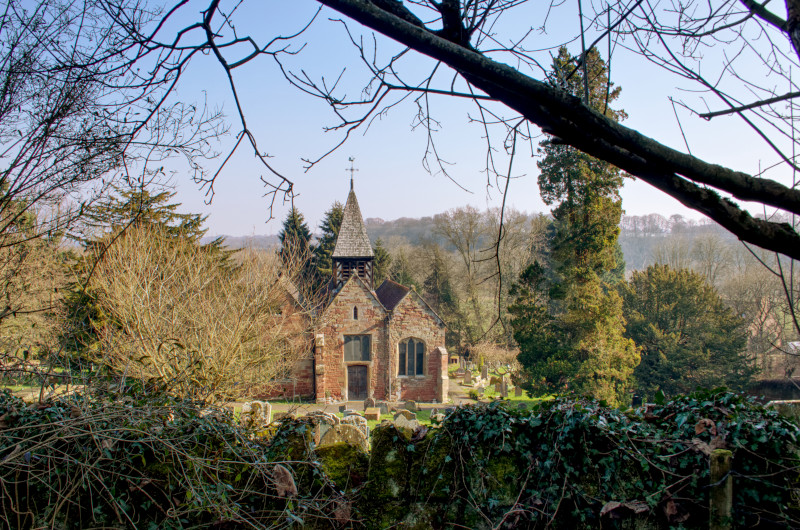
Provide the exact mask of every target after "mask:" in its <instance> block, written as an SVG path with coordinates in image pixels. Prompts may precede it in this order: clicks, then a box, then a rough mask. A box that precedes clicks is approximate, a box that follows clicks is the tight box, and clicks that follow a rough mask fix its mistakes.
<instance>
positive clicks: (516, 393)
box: [514, 386, 522, 397]
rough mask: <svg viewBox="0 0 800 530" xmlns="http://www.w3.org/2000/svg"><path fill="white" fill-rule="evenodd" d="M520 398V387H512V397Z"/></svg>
mask: <svg viewBox="0 0 800 530" xmlns="http://www.w3.org/2000/svg"><path fill="white" fill-rule="evenodd" d="M520 396H522V387H521V386H515V387H514V397H520Z"/></svg>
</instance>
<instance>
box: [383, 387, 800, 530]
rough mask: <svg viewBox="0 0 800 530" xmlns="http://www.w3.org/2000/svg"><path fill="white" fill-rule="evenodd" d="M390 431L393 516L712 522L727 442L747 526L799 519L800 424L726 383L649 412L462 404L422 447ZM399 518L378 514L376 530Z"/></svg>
mask: <svg viewBox="0 0 800 530" xmlns="http://www.w3.org/2000/svg"><path fill="white" fill-rule="evenodd" d="M382 435H383V436H384V437H388V439H383V438H382V440H383V441H382V442H381V444H382V445H381V447H384V446H385V448H384V449H382V454H383V456H380V455H378V454H374V455H373V456H372V460H371V468H380V469H382V462H383V461H384V460H385V461H387V462H392V464H391V465H392V466H396V467H397V469H394V468H389V467H387V471H386V472H387V474H389V475H390V476H391V477H392V481H393V482H392V483H391V484H394V485H395V486H396V488H395V494H396V495H395V497H393V498H392V500H391V501H390V502H391V503H392V504H391V506H392V510H393V512H392V513H393V515H392V516H393V517H396V516H395V515H394V514H402V515H401V516H402V517H404V520H405V521H419V520H422V521H424V520H431V521H432V524H433V526H434V527H439V526H442V527H446V526H451V525H452V526H457V527H469V528H474V527H487V528H491V527H500V526H502V523H504V524H506V525H508V526H509V527H522V528H547V527H554V528H600V527H602V528H620V527H628V528H630V527H642V526H643V525H647V526H649V527H679V525H682V526H680V527H684V528H687V527H688V528H698V527H699V528H703V527H708V492H709V488H708V486H709V463H708V462H709V460H708V456H707V453H708V452H709V451H710V448H711V447H722V448H728V449H731V450H732V451H734V453H735V454H734V458H733V466H734V467H733V477H734V479H733V480H734V488H733V490H734V523H735V525H736V526H737V527H743V528H744V527H751V526H752V525H753V524H755V523H756V522H759V521H760V522H761V523H762V524H764V523H767V524H773V525H780V526H796V525H797V523H798V522H799V521H798V515H800V510H798V505H797V503H796V501H795V500H794V499H793V491H794V488H796V487H797V473H796V471H794V470H795V469H796V467H795V466H796V465H797V463H798V462H797V449H798V448H797V440H798V436H800V429H798V427H797V425H796V424H795V423H793V422H791V421H789V420H787V419H785V418H782V417H780V416H778V415H777V414H776V413H775V412H774V411H770V410H765V409H763V408H762V407H761V406H759V405H758V404H757V403H755V402H754V401H753V400H751V399H749V398H745V397H742V396H741V395H737V394H733V393H730V392H726V391H724V390H715V391H703V392H698V393H695V394H692V395H690V396H687V397H682V398H679V399H676V400H674V401H671V402H668V403H666V404H664V405H662V406H658V407H655V408H654V409H652V410H648V411H646V412H645V411H643V410H639V411H630V412H622V411H620V410H618V409H612V408H607V407H604V406H601V405H599V404H598V403H597V402H593V401H575V400H569V399H556V400H553V401H548V402H542V403H540V404H539V405H538V406H536V407H535V408H534V410H533V411H519V410H517V409H516V408H512V407H510V406H505V405H502V404H499V403H494V404H490V405H489V406H488V407H483V406H467V407H459V408H458V409H456V411H455V412H454V413H452V414H450V415H449V416H448V417H447V418H446V419H445V421H444V423H443V425H442V427H441V428H440V429H434V430H432V431H430V432H429V433H428V435H427V436H426V437H425V438H423V439H416V440H414V439H412V441H411V444H410V446H411V447H413V451H403V450H402V449H401V445H403V444H405V443H407V442H405V441H403V440H402V438H401V437H398V436H397V435H395V436H394V437H391V436H390V431H385V432H382ZM415 438H417V437H415ZM392 439H394V440H395V441H394V442H392V441H391V440H392ZM374 443H375V442H374V441H373V444H374ZM392 443H394V445H392ZM436 448H439V449H438V450H437V449H436ZM398 458H399V459H400V462H399V463H398V460H397V459H398ZM404 468H405V469H407V470H408V471H407V472H406V473H403V469H404ZM390 469H394V471H390ZM381 472H382V473H383V471H381ZM409 483H410V484H409ZM380 484H387V481H386V480H382V481H380ZM388 493H389V492H388V491H385V492H384V495H388ZM434 500H435V501H434ZM387 501H388V499H387ZM614 503H620V504H619V505H616V504H614ZM615 506H616V508H615ZM604 507H605V508H606V511H607V512H609V513H607V514H606V515H605V516H604V515H601V514H602V511H603V508H604ZM634 510H639V511H641V512H642V513H640V514H639V515H635V516H634ZM634 519H636V522H634ZM396 522H397V519H390V518H386V519H383V520H382V521H380V520H377V521H376V520H373V521H372V523H373V527H381V526H382V525H386V524H390V523H396ZM637 522H638V524H637Z"/></svg>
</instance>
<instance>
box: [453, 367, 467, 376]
mask: <svg viewBox="0 0 800 530" xmlns="http://www.w3.org/2000/svg"><path fill="white" fill-rule="evenodd" d="M466 373H467V371H466V370H464V369H463V368H461V367H459V368H458V369H457V370H456V371H455V372H453V375H454V376H456V378H458V377H464V374H466Z"/></svg>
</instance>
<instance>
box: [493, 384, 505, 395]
mask: <svg viewBox="0 0 800 530" xmlns="http://www.w3.org/2000/svg"><path fill="white" fill-rule="evenodd" d="M494 391H495V392H497V393H498V394H500V393H501V392H502V391H503V384H502V383H495V384H494Z"/></svg>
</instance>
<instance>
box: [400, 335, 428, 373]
mask: <svg viewBox="0 0 800 530" xmlns="http://www.w3.org/2000/svg"><path fill="white" fill-rule="evenodd" d="M398 353H399V355H398V360H397V361H398V362H397V375H405V376H410V375H425V343H424V342H422V341H421V340H419V339H406V340H403V341H401V342H400V346H399V352H398Z"/></svg>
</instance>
